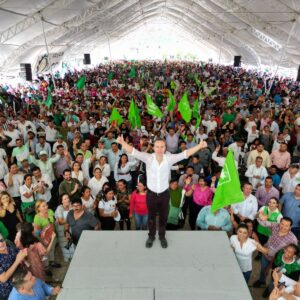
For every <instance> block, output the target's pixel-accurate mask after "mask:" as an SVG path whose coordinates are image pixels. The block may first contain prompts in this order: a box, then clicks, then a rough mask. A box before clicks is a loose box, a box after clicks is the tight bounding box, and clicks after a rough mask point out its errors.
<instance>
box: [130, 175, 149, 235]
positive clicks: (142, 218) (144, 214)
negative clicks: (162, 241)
mask: <svg viewBox="0 0 300 300" xmlns="http://www.w3.org/2000/svg"><path fill="white" fill-rule="evenodd" d="M133 215H134V222H135V228H136V230H146V229H147V223H148V209H147V204H146V180H145V178H144V177H143V176H142V175H141V176H139V179H138V184H137V189H136V190H135V191H134V192H133V193H132V194H131V200H130V208H129V217H130V218H132V217H133Z"/></svg>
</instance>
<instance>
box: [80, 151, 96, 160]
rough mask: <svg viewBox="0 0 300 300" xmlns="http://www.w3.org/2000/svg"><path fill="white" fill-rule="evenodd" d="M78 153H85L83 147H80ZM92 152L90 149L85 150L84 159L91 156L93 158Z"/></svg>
mask: <svg viewBox="0 0 300 300" xmlns="http://www.w3.org/2000/svg"><path fill="white" fill-rule="evenodd" d="M77 153H81V154H83V152H82V150H81V149H79V150H78V151H77ZM92 155H93V154H92V152H91V151H90V150H86V151H85V154H84V156H83V158H84V159H89V158H91V157H92Z"/></svg>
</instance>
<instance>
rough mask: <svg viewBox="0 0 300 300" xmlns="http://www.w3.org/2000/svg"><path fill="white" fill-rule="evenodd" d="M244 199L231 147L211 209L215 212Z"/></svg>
mask: <svg viewBox="0 0 300 300" xmlns="http://www.w3.org/2000/svg"><path fill="white" fill-rule="evenodd" d="M244 199H245V197H244V194H243V193H242V191H241V183H240V178H239V174H238V171H237V168H236V165H235V161H234V157H233V152H232V150H231V149H229V152H228V154H227V156H226V160H225V164H224V167H223V169H222V172H221V176H220V179H219V182H218V186H217V189H216V192H215V195H214V198H213V203H212V206H211V210H212V211H213V212H215V211H216V210H218V209H220V208H222V207H225V206H228V205H231V204H234V203H238V202H241V201H243V200H244Z"/></svg>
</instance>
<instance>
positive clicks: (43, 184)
mask: <svg viewBox="0 0 300 300" xmlns="http://www.w3.org/2000/svg"><path fill="white" fill-rule="evenodd" d="M32 174H33V176H32V183H33V184H34V186H37V185H38V186H39V188H38V190H37V191H36V195H35V197H36V199H37V200H45V201H46V202H49V201H50V199H51V189H52V187H53V184H52V181H51V179H50V177H49V175H48V174H42V172H41V169H40V168H39V167H33V168H32Z"/></svg>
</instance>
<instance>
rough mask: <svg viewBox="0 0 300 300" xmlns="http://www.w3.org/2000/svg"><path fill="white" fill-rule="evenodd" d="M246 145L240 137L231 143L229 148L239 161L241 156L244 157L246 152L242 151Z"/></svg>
mask: <svg viewBox="0 0 300 300" xmlns="http://www.w3.org/2000/svg"><path fill="white" fill-rule="evenodd" d="M243 145H244V141H243V140H241V139H239V140H237V141H236V142H235V143H232V144H230V145H229V147H228V148H229V149H231V150H232V152H233V155H234V159H235V160H236V161H237V162H238V161H239V158H240V156H241V157H243V156H244V153H243V152H242V147H243Z"/></svg>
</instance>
